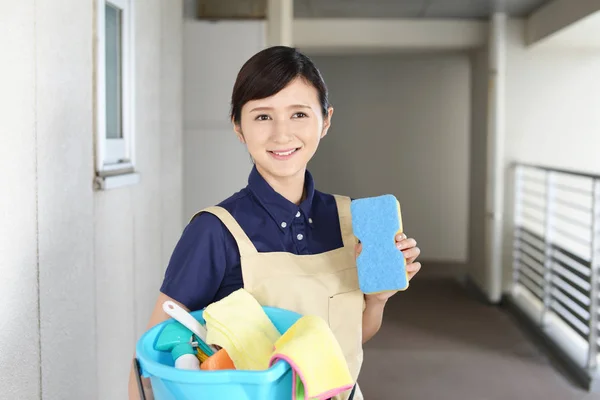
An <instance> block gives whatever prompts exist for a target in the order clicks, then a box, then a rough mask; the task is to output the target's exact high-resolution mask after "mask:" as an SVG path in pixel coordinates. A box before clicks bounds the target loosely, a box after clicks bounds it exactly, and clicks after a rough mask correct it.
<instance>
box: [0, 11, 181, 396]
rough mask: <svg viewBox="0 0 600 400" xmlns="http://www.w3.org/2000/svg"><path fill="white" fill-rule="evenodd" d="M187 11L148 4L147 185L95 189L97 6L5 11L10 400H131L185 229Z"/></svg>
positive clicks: (3, 251) (1, 284)
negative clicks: (137, 359) (139, 359)
mask: <svg viewBox="0 0 600 400" xmlns="http://www.w3.org/2000/svg"><path fill="white" fill-rule="evenodd" d="M3 4H4V3H3ZM64 10H69V13H65V12H64ZM181 15H182V2H181V1H170V2H169V3H168V5H167V3H166V2H161V1H159V0H152V1H144V2H137V16H136V40H137V46H138V47H137V51H136V62H137V66H136V67H137V69H136V78H137V80H138V82H139V84H138V87H137V92H136V98H137V101H138V104H137V106H136V126H137V128H138V131H137V149H136V152H137V155H138V160H139V163H138V167H139V171H140V173H141V175H142V183H141V184H139V185H137V186H132V187H128V188H124V189H118V190H114V191H109V192H94V191H93V189H92V188H93V185H92V183H93V175H94V165H93V154H94V150H93V146H94V143H93V135H94V132H93V127H94V120H93V115H94V108H93V92H92V90H93V82H92V77H93V70H94V64H93V48H92V43H93V31H92V21H93V20H94V8H93V2H83V1H79V0H61V1H54V2H34V1H32V0H28V1H19V2H13V3H11V4H10V6H8V5H2V6H0V48H2V50H3V55H4V56H5V58H3V60H4V61H3V63H2V64H1V65H0V86H1V87H2V91H1V92H0V109H1V110H3V111H4V112H3V113H2V118H0V140H1V143H2V145H1V146H0V159H1V161H0V180H1V181H2V182H3V190H2V195H0V211H1V212H2V217H3V223H2V224H0V273H1V274H2V277H3V279H1V280H0V293H2V294H3V296H2V297H3V299H4V301H5V302H7V303H6V304H5V306H3V307H1V308H0V321H2V322H1V323H0V392H1V393H2V394H3V396H6V398H18V399H40V398H42V397H43V398H44V399H84V398H85V399H117V398H125V397H126V390H127V387H126V383H127V379H128V372H129V368H130V361H131V358H132V356H133V352H134V343H135V340H136V339H137V337H138V336H139V334H141V333H142V330H143V329H144V327H145V325H146V323H147V320H148V317H149V313H150V309H151V307H152V305H153V304H154V301H155V298H156V295H157V293H158V286H159V284H160V281H161V278H162V274H163V271H164V268H165V260H166V259H167V258H168V255H170V251H172V248H173V246H174V243H175V241H176V240H177V238H178V236H179V234H180V232H181V228H182V225H181V218H182V217H181V213H182V211H181V208H182V207H181V203H182V199H181V194H180V193H181V184H182V183H181V176H182V171H181V146H182V144H181V123H180V121H181V113H182V110H181V97H182V94H181V90H182V89H181V87H182V84H181V72H180V71H181V41H182V32H181V26H182V18H181ZM117 307H118V311H117Z"/></svg>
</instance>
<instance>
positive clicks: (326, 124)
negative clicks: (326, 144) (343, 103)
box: [321, 107, 333, 139]
mask: <svg viewBox="0 0 600 400" xmlns="http://www.w3.org/2000/svg"><path fill="white" fill-rule="evenodd" d="M332 116H333V107H329V109H328V110H327V116H326V117H325V118H323V131H322V132H321V139H322V138H324V137H325V135H327V131H329V128H330V127H331V117H332Z"/></svg>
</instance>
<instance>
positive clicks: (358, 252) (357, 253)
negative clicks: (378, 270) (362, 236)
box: [354, 243, 362, 257]
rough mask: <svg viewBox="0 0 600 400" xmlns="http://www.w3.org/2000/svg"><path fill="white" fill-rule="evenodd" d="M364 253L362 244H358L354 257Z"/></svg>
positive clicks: (355, 247)
mask: <svg viewBox="0 0 600 400" xmlns="http://www.w3.org/2000/svg"><path fill="white" fill-rule="evenodd" d="M361 251H362V243H358V244H357V245H356V246H354V256H355V257H358V256H359V255H360V252H361Z"/></svg>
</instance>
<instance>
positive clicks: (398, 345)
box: [359, 279, 600, 400]
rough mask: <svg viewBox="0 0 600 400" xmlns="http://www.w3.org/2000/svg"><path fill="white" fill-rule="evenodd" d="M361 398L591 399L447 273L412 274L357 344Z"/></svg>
mask: <svg viewBox="0 0 600 400" xmlns="http://www.w3.org/2000/svg"><path fill="white" fill-rule="evenodd" d="M359 383H360V386H361V388H362V391H363V394H364V395H365V398H366V400H386V399H393V400H395V399H398V400H506V399H515V400H521V399H523V400H537V399H539V400H542V399H543V400H549V399H551V400H584V399H585V400H591V399H600V393H594V394H590V393H587V392H585V391H583V390H582V389H580V388H579V387H577V386H576V385H575V384H574V383H572V382H571V381H570V380H568V378H566V377H565V375H563V374H561V373H560V372H559V370H558V369H556V368H555V367H554V366H553V365H551V362H550V361H549V360H548V358H547V357H546V356H545V355H544V353H543V352H542V351H540V350H539V349H538V347H536V346H535V344H533V343H532V342H531V340H530V338H529V336H527V335H526V334H524V333H523V331H522V330H521V329H520V327H519V326H518V325H517V324H516V322H515V320H514V318H513V317H512V316H511V315H509V314H507V313H506V312H505V311H504V310H502V309H500V308H497V307H492V306H488V305H485V304H482V303H480V302H478V301H476V300H474V299H473V298H471V297H470V296H468V295H467V293H466V292H465V291H464V290H463V289H462V287H461V286H460V285H459V284H458V283H456V282H454V281H452V280H430V279H423V280H420V281H419V280H417V279H415V280H414V281H413V282H411V286H410V288H409V289H408V290H407V291H406V292H403V293H398V294H397V295H396V296H394V297H393V298H392V299H391V300H390V303H389V304H388V306H387V309H386V314H385V317H384V324H383V327H382V329H381V331H380V332H379V333H378V335H377V336H375V338H373V339H372V340H371V341H370V342H369V343H367V344H366V345H365V363H364V365H363V370H362V372H361V376H360V379H359Z"/></svg>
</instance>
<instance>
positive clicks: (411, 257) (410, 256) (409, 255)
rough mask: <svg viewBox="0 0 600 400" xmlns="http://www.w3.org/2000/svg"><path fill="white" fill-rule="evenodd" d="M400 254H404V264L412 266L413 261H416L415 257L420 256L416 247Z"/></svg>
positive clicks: (419, 250) (419, 251)
mask: <svg viewBox="0 0 600 400" xmlns="http://www.w3.org/2000/svg"><path fill="white" fill-rule="evenodd" d="M402 254H404V258H405V259H406V263H407V264H412V263H413V262H415V260H416V259H417V257H419V254H421V249H419V248H418V247H413V248H410V249H408V250H404V251H402Z"/></svg>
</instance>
